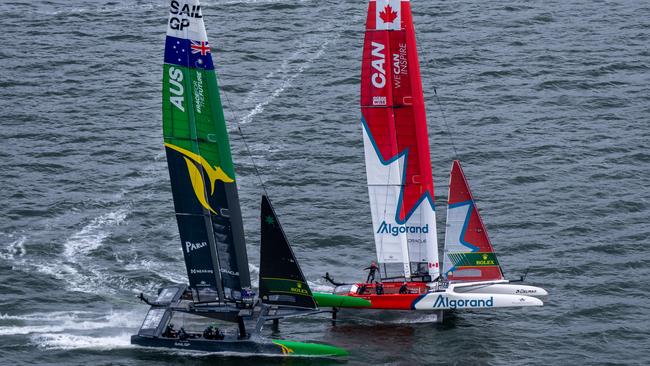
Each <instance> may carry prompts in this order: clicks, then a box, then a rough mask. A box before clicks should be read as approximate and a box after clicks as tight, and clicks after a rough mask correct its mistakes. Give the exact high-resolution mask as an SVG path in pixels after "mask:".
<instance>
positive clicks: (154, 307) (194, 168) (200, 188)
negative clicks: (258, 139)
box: [131, 0, 347, 356]
mask: <svg viewBox="0 0 650 366" xmlns="http://www.w3.org/2000/svg"><path fill="white" fill-rule="evenodd" d="M169 12H170V14H169V22H168V28H167V37H166V45H165V64H164V69H163V135H164V144H165V151H166V154H167V164H168V166H169V175H170V180H171V186H172V194H173V198H174V208H175V212H176V219H177V222H178V229H179V233H180V239H181V244H182V248H183V255H184V259H185V265H186V268H187V276H188V279H189V285H185V284H183V285H171V286H167V287H164V288H162V289H160V290H159V292H158V295H157V297H156V298H155V299H147V298H145V297H144V296H143V295H141V297H140V298H141V299H142V300H143V301H145V302H146V303H147V304H149V305H150V306H151V309H150V310H149V312H148V313H147V315H146V317H145V319H144V322H143V324H142V326H141V328H140V330H139V331H138V334H137V335H134V336H132V338H131V343H133V344H137V345H141V346H146V347H164V348H179V349H189V350H196V351H206V352H226V353H251V354H278V355H306V356H343V355H346V354H347V352H346V351H344V350H342V349H340V348H337V347H333V346H329V345H322V344H313V343H302V342H292V341H285V340H268V339H265V338H263V337H262V336H261V335H260V331H261V329H262V327H263V325H264V323H265V322H266V321H271V320H272V321H278V320H279V319H283V318H286V317H292V316H299V315H306V314H313V313H318V312H320V311H319V310H318V308H317V306H316V302H315V301H314V299H313V297H312V293H311V290H310V289H309V285H308V284H307V282H306V280H305V278H304V276H303V274H302V271H301V270H300V267H299V266H298V262H297V261H296V258H295V256H294V255H293V252H292V250H291V247H290V246H289V242H288V241H287V239H286V236H285V235H284V232H283V231H282V227H281V226H280V222H279V220H278V218H277V216H276V215H275V212H274V211H273V208H272V206H271V202H270V201H269V200H268V198H267V197H266V196H264V197H263V199H262V214H261V219H262V243H261V245H262V248H261V253H262V256H261V257H262V258H261V263H260V296H259V297H257V296H256V295H255V294H254V292H253V291H252V290H251V280H250V273H249V269H248V256H247V253H246V243H245V240H244V229H243V223H242V215H241V209H240V205H239V198H238V196H237V183H236V179H235V168H234V165H233V161H232V157H231V153H230V143H229V141H228V131H227V128H226V123H225V120H224V115H223V108H222V105H221V100H220V95H219V87H218V85H217V79H216V75H215V70H214V64H213V61H212V56H211V49H210V45H209V43H208V38H207V35H206V31H205V27H204V24H203V15H202V12H201V6H200V5H199V1H198V0H171V1H170V8H169ZM188 317H189V318H194V319H195V320H194V321H191V322H189V323H187V322H185V320H184V319H186V318H188ZM178 318H180V319H181V320H182V321H183V322H184V327H182V328H175V327H174V325H173V324H172V321H174V322H176V320H177V319H178ZM206 318H209V319H210V321H217V322H220V323H219V324H226V325H227V324H233V325H235V324H236V325H237V326H236V327H234V328H235V329H233V331H230V332H229V331H226V332H222V330H221V328H222V327H223V326H222V325H219V326H218V327H215V326H214V325H210V326H208V327H207V328H204V327H205V324H202V323H201V322H200V321H199V320H201V319H206ZM197 319H198V320H197ZM176 325H178V324H176ZM185 326H186V327H187V328H188V329H187V330H186V329H185ZM197 326H199V327H200V328H199V329H196V327H197ZM191 327H194V329H192V328H191ZM223 328H224V329H225V327H223Z"/></svg>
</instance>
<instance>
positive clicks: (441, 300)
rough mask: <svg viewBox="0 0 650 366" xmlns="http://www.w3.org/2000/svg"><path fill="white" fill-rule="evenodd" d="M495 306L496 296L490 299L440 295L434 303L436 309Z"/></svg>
mask: <svg viewBox="0 0 650 366" xmlns="http://www.w3.org/2000/svg"><path fill="white" fill-rule="evenodd" d="M493 306H494V297H492V296H490V298H489V299H457V300H456V299H451V300H450V299H449V298H448V297H447V296H444V295H440V296H438V298H437V299H436V302H434V303H433V308H434V309H462V308H491V307H493Z"/></svg>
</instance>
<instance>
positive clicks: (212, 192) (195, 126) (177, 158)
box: [163, 0, 250, 301]
mask: <svg viewBox="0 0 650 366" xmlns="http://www.w3.org/2000/svg"><path fill="white" fill-rule="evenodd" d="M211 53H212V50H211V48H210V44H209V42H208V38H207V34H206V32H205V26H204V24H203V16H202V14H201V9H200V5H199V2H198V0H178V1H176V0H173V1H171V2H170V11H169V23H168V30H167V38H166V40H165V55H164V61H165V64H164V67H163V137H164V145H165V151H166V155H167V163H168V167H169V174H170V180H171V185H172V194H173V197H174V209H175V211H176V218H177V223H178V227H179V233H180V237H181V244H182V248H183V254H184V259H185V264H186V268H187V274H188V278H189V282H190V287H192V288H195V289H197V290H198V293H199V296H200V294H201V292H202V291H201V290H205V291H203V292H206V293H210V291H212V292H216V293H218V299H219V300H220V301H227V300H238V299H239V298H240V297H241V291H242V288H245V287H250V274H249V272H248V258H247V254H246V246H245V242H244V232H243V223H242V218H241V212H240V207H239V199H238V197H237V184H236V181H235V169H234V165H233V162H232V157H231V153H230V142H229V139H228V132H227V128H226V124H225V119H224V116H223V108H222V105H221V100H220V95H219V87H218V84H217V79H216V74H215V71H214V63H213V60H212V56H211ZM210 296H212V295H210ZM200 300H206V301H208V300H212V301H214V300H215V299H214V298H212V299H210V298H209V297H208V298H205V299H200Z"/></svg>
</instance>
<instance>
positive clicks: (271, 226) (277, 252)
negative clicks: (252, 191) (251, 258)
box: [260, 196, 317, 309]
mask: <svg viewBox="0 0 650 366" xmlns="http://www.w3.org/2000/svg"><path fill="white" fill-rule="evenodd" d="M261 221H262V230H261V235H262V238H261V247H260V298H261V299H262V302H264V303H265V304H270V305H282V306H291V307H298V308H307V309H316V307H317V306H316V302H315V301H314V298H313V296H312V292H311V289H310V288H309V285H308V284H307V280H305V276H304V275H303V274H302V270H301V269H300V265H299V264H298V261H297V260H296V256H295V255H294V254H293V250H292V249H291V245H289V241H288V240H287V237H286V235H285V234H284V230H282V226H281V225H280V221H279V220H278V217H277V215H276V214H275V211H274V210H273V206H271V201H269V199H268V197H266V196H262V211H261Z"/></svg>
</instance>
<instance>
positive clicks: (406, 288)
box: [399, 281, 409, 295]
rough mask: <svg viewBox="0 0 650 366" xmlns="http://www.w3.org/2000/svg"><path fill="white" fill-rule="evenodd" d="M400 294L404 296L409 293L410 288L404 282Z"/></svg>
mask: <svg viewBox="0 0 650 366" xmlns="http://www.w3.org/2000/svg"><path fill="white" fill-rule="evenodd" d="M399 293H400V294H402V295H404V294H408V293H409V290H408V287H407V286H406V281H404V283H402V286H400V288H399Z"/></svg>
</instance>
